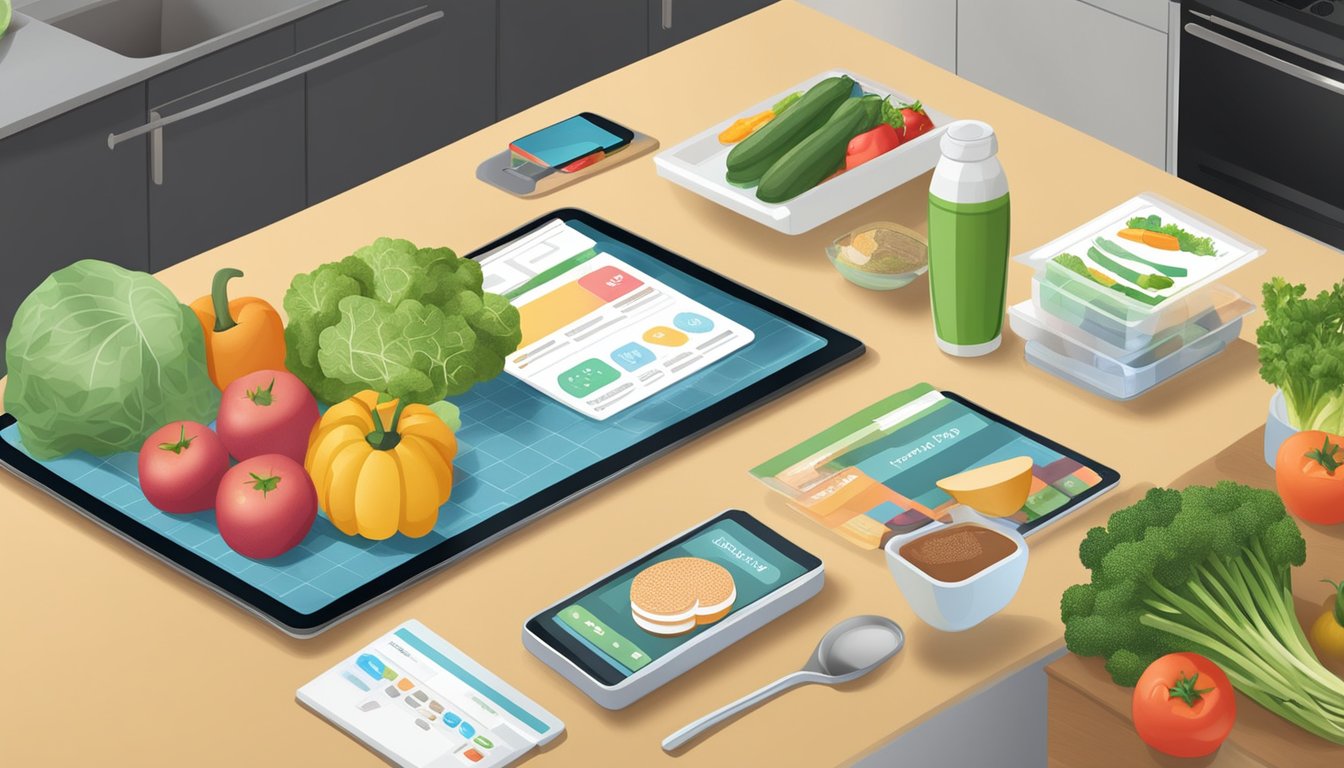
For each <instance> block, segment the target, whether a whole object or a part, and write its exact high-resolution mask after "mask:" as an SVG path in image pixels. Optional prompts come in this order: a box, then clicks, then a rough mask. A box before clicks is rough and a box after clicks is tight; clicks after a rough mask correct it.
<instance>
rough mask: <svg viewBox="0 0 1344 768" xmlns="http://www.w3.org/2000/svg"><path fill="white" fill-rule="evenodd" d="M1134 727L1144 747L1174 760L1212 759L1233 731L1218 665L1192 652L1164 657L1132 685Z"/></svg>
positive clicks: (1232, 703)
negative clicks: (1145, 745)
mask: <svg viewBox="0 0 1344 768" xmlns="http://www.w3.org/2000/svg"><path fill="white" fill-rule="evenodd" d="M1133 716H1134V728H1135V730H1137V731H1138V732H1139V738H1141V739H1143V741H1144V743H1145V744H1147V745H1148V746H1150V747H1152V748H1153V749H1156V750H1157V751H1159V752H1162V753H1164V754H1168V755H1172V756H1174V757H1203V756H1205V755H1211V754H1213V753H1214V752H1215V751H1216V750H1217V749H1218V747H1219V746H1220V745H1221V744H1222V743H1223V740H1225V739H1226V738H1227V734H1229V733H1231V731H1232V724H1233V723H1234V722H1236V719H1237V702H1236V699H1235V698H1234V697H1233V695H1232V684H1231V683H1230V682H1228V680H1227V675H1225V674H1223V670H1221V669H1219V668H1218V665H1217V664H1214V663H1213V662H1212V661H1209V660H1208V659H1206V658H1204V657H1203V656H1200V655H1199V654H1197V653H1169V654H1167V655H1166V656H1163V657H1162V658H1160V659H1158V660H1156V661H1154V662H1153V663H1152V664H1149V665H1148V668H1147V669H1145V670H1144V671H1143V674H1142V675H1141V676H1140V677H1139V684H1138V685H1136V686H1134V706H1133Z"/></svg>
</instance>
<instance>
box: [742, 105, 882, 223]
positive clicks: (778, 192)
mask: <svg viewBox="0 0 1344 768" xmlns="http://www.w3.org/2000/svg"><path fill="white" fill-rule="evenodd" d="M881 117H882V97H880V96H861V97H859V98H853V99H849V100H847V101H846V102H845V103H844V104H841V105H840V108H839V109H837V110H836V111H835V114H834V115H832V116H831V119H830V120H827V121H826V124H825V125H823V126H821V127H820V128H818V129H817V131H816V132H815V133H813V134H812V135H810V136H808V137H807V138H805V139H803V140H802V141H801V142H799V143H798V145H797V146H795V147H794V148H793V149H790V150H789V151H788V152H786V153H784V156H783V157H781V158H779V160H777V161H775V164H774V165H772V166H770V169H769V170H768V171H766V172H765V175H764V176H762V177H761V183H760V185H759V186H758V187H757V188H756V197H758V198H760V199H761V200H762V201H764V202H767V203H782V202H784V201H785V200H789V199H792V198H795V197H797V196H798V195H801V194H803V193H804V192H806V191H807V190H809V189H811V188H813V187H815V186H817V185H818V184H820V183H821V182H822V181H823V180H824V179H825V178H826V177H827V176H830V175H831V174H832V173H835V170H836V169H837V168H839V167H840V166H841V165H842V164H843V163H844V162H845V151H846V149H847V148H848V147H849V140H850V139H852V138H854V137H855V136H858V135H859V134H860V133H863V132H864V131H868V130H872V128H873V127H874V126H876V125H877V123H878V121H879V120H880V119H881Z"/></svg>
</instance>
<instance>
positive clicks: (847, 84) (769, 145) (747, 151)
mask: <svg viewBox="0 0 1344 768" xmlns="http://www.w3.org/2000/svg"><path fill="white" fill-rule="evenodd" d="M853 87H854V81H853V80H852V79H850V78H848V77H846V76H844V75H840V76H838V77H828V78H826V79H825V80H822V81H821V82H820V83H817V84H816V85H814V86H812V87H811V88H809V89H807V93H805V94H803V97H802V98H801V99H799V100H798V102H797V103H796V104H794V105H793V106H791V107H789V108H788V110H786V111H785V112H784V114H782V115H780V116H779V117H776V118H775V119H774V120H771V121H770V122H768V123H766V124H765V126H764V127H762V128H761V129H760V130H759V131H757V132H755V133H753V134H751V135H750V136H748V137H747V138H745V139H743V140H742V141H739V142H738V143H737V144H736V145H735V146H734V147H733V149H732V151H730V152H729V153H728V182H729V183H730V184H736V185H738V186H751V185H752V184H754V183H756V182H757V181H758V180H760V178H761V177H762V176H764V175H765V172H766V171H767V170H769V169H770V166H771V165H773V164H774V162H775V161H776V160H778V159H779V158H781V157H783V155H784V153H785V152H788V151H789V150H790V149H793V148H794V146H796V145H797V144H798V142H800V141H802V140H803V139H805V138H807V137H808V135H810V134H811V133H812V132H813V131H815V130H817V129H818V128H820V127H821V126H822V125H824V124H825V123H826V120H827V119H829V118H830V116H831V115H832V114H834V113H835V110H836V108H838V107H839V106H840V105H841V104H843V103H844V101H845V99H847V98H849V93H850V91H851V90H852V89H853Z"/></svg>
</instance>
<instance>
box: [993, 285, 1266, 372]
mask: <svg viewBox="0 0 1344 768" xmlns="http://www.w3.org/2000/svg"><path fill="white" fill-rule="evenodd" d="M1009 311H1010V313H1013V312H1015V313H1017V314H1019V315H1029V317H1030V320H1029V322H1028V321H1025V318H1019V320H1018V321H1017V322H1012V323H1011V324H1012V328H1013V330H1014V331H1015V332H1016V333H1017V335H1019V336H1021V337H1022V338H1024V339H1026V340H1027V341H1037V340H1040V338H1041V337H1042V336H1045V335H1050V336H1062V337H1064V338H1066V339H1069V340H1071V341H1075V342H1077V343H1079V344H1081V345H1084V346H1087V347H1089V348H1091V349H1093V350H1095V351H1097V352H1098V353H1100V354H1102V355H1105V356H1106V357H1111V358H1114V359H1116V360H1119V361H1121V362H1124V363H1132V361H1134V360H1136V359H1140V358H1144V357H1145V356H1150V355H1152V353H1153V351H1154V350H1155V349H1166V350H1171V349H1174V348H1175V347H1179V346H1182V345H1183V344H1185V343H1187V342H1189V341H1190V340H1191V338H1190V334H1191V333H1198V334H1199V335H1203V332H1206V331H1208V330H1211V329H1215V328H1220V327H1222V326H1223V325H1226V324H1227V323H1228V322H1230V321H1231V320H1232V319H1234V318H1237V317H1245V316H1246V315H1248V314H1250V313H1251V312H1254V311H1255V305H1254V304H1252V303H1251V302H1250V301H1247V300H1246V297H1244V296H1242V295H1241V294H1240V293H1237V292H1236V291H1234V290H1232V289H1231V288H1228V287H1226V286H1222V285H1212V286H1209V287H1208V288H1206V289H1204V290H1203V291H1200V292H1199V293H1197V294H1195V295H1193V296H1189V297H1187V298H1185V299H1183V300H1180V301H1178V302H1176V303H1174V304H1172V305H1171V306H1169V307H1166V308H1165V309H1164V310H1163V312H1161V313H1160V314H1157V315H1151V316H1149V317H1148V318H1146V319H1144V320H1141V321H1138V322H1136V323H1133V324H1130V325H1125V324H1122V323H1120V322H1119V319H1118V318H1115V317H1113V316H1111V315H1107V314H1104V313H1103V312H1101V310H1100V309H1098V308H1096V307H1093V306H1089V305H1081V304H1078V303H1077V302H1075V301H1073V300H1072V297H1069V296H1068V295H1067V294H1066V295H1060V294H1059V292H1058V291H1055V290H1054V289H1052V287H1051V286H1049V285H1046V284H1035V283H1033V286H1032V301H1030V302H1023V303H1022V304H1020V305H1018V306H1016V307H1013V308H1011V309H1010V310H1009Z"/></svg>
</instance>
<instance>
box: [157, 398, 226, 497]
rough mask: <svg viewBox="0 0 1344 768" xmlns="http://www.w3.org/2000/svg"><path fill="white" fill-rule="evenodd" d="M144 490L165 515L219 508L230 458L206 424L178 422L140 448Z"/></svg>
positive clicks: (161, 429)
mask: <svg viewBox="0 0 1344 768" xmlns="http://www.w3.org/2000/svg"><path fill="white" fill-rule="evenodd" d="M139 469H140V490H141V491H142V492H144V494H145V498H146V499H149V503H150V504H153V505H154V506H155V507H158V508H159V509H161V510H163V511H164V512H172V513H174V514H183V513H186V512H200V511H201V510H205V509H209V508H211V507H213V506H214V505H215V490H216V489H217V488H219V479H220V478H221V477H223V476H224V473H225V472H227V471H228V470H229V455H228V454H227V453H225V451H224V445H223V443H221V442H220V441H219V436H218V435H216V434H215V433H214V432H211V431H210V428H209V427H207V426H205V425H204V424H197V423H196V422H194V421H174V422H173V423H172V424H168V425H166V426H163V427H160V428H159V429H158V430H156V431H155V432H154V433H152V434H151V435H150V436H149V437H148V438H147V439H146V440H145V444H144V445H142V446H140V460H139Z"/></svg>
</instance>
